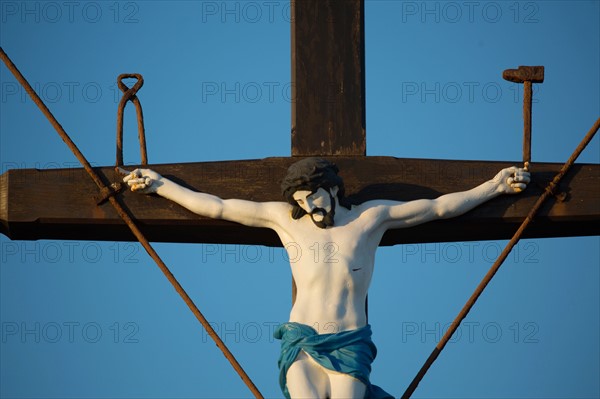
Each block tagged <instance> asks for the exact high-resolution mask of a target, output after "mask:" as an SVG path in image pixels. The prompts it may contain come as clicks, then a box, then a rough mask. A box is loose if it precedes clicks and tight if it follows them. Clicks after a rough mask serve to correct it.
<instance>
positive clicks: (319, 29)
mask: <svg viewBox="0 0 600 399" xmlns="http://www.w3.org/2000/svg"><path fill="white" fill-rule="evenodd" d="M292 21H293V22H292V87H293V99H294V101H293V102H292V129H291V135H292V156H291V157H278V158H266V159H261V160H243V161H223V162H199V163H186V164H169V165H150V167H151V168H152V169H154V170H156V171H157V172H159V173H160V174H162V175H164V176H166V177H168V178H170V179H172V180H175V181H177V182H179V183H181V184H184V185H187V186H189V187H191V188H193V189H195V190H198V191H204V192H208V193H211V194H215V195H217V196H220V197H222V198H243V199H249V200H254V201H281V200H282V196H281V193H280V189H279V183H280V181H281V179H282V178H283V176H284V175H285V172H286V169H287V167H288V166H289V165H290V164H291V163H293V162H295V161H297V160H298V158H299V157H304V156H323V157H327V158H329V159H331V160H333V161H334V162H335V163H336V164H337V165H338V166H339V168H340V174H341V175H342V177H343V178H344V181H345V184H346V192H347V193H348V194H349V197H350V199H351V200H353V201H357V202H362V201H365V200H368V199H374V198H385V199H395V200H411V199H416V198H435V197H437V196H439V195H441V194H444V193H448V192H455V191H461V190H466V189H469V188H472V187H473V186H475V185H477V184H479V183H481V182H483V181H485V180H487V179H489V177H490V176H493V175H494V174H495V173H496V172H497V171H498V170H500V169H501V168H504V167H506V166H509V165H511V164H513V163H514V162H481V161H448V160H422V159H398V158H393V157H381V156H378V157H369V156H366V132H365V120H366V117H365V68H364V65H365V62H364V23H363V22H364V0H343V1H342V0H303V1H300V0H298V1H295V2H292ZM560 166H561V164H559V163H535V164H534V167H533V181H534V182H535V183H534V184H531V185H530V186H529V187H528V189H527V191H526V192H525V193H523V194H521V195H519V196H503V197H498V198H496V199H494V200H492V201H489V202H488V203H486V204H485V205H483V206H481V207H479V208H477V209H475V210H473V211H471V212H469V213H468V214H466V215H464V216H461V217H459V218H455V219H450V220H444V221H436V222H431V223H427V224H424V225H421V226H418V227H412V228H410V229H407V230H402V229H399V230H392V231H389V232H387V233H386V235H385V236H384V238H383V240H382V242H381V245H394V244H406V243H423V242H448V241H472V240H476V241H479V240H491V239H507V238H510V236H511V235H512V234H513V232H514V231H515V230H516V228H517V227H518V225H519V224H520V222H521V221H522V220H523V219H524V217H525V216H526V214H527V212H528V210H529V209H530V208H531V206H532V205H533V203H534V202H535V200H536V198H537V197H538V196H539V194H540V193H541V192H542V191H543V188H544V186H545V184H546V183H547V182H549V181H550V180H551V179H552V177H553V176H554V175H555V174H556V173H557V172H558V170H559V169H560ZM97 171H98V172H99V174H100V175H101V177H102V178H103V179H104V180H105V183H106V184H110V183H113V182H116V181H118V180H119V179H120V177H119V176H116V175H115V173H114V169H113V167H112V166H110V167H100V168H97ZM599 178H600V167H599V166H598V165H587V164H578V165H575V166H574V167H573V169H572V171H571V172H570V173H569V174H568V175H567V176H566V177H565V179H564V180H563V183H562V185H561V186H560V187H559V191H561V192H562V193H564V194H567V199H566V200H564V201H560V200H558V199H554V200H551V201H548V202H547V203H546V205H545V206H544V207H543V208H542V210H541V211H540V213H539V215H538V216H537V218H536V220H535V222H534V223H533V224H532V225H531V226H530V228H529V229H528V230H527V231H526V233H525V235H524V237H527V238H539V237H566V236H585V235H598V234H600V223H599V221H600V210H599V208H598V206H597V204H598V203H600V189H598V185H597V182H598V180H599ZM119 195H122V197H123V201H124V203H125V204H127V206H128V208H129V210H130V211H131V213H132V214H133V216H134V217H135V219H137V220H138V221H139V223H140V225H141V227H142V228H143V231H144V233H145V234H146V236H147V237H148V239H149V240H150V241H159V242H161V241H162V242H198V243H237V244H260V245H268V246H280V245H281V243H280V241H279V239H278V237H277V236H276V234H275V233H274V232H272V231H271V230H268V229H256V228H251V227H246V226H241V225H239V224H236V223H232V222H227V221H223V220H213V219H208V218H203V217H199V216H197V215H195V214H192V213H191V212H189V211H187V210H186V209H184V208H182V207H179V206H177V205H175V204H173V203H171V202H169V201H167V200H165V199H163V198H157V197H148V196H143V195H137V194H132V193H130V192H127V191H123V192H122V193H120V194H119ZM97 196H98V190H97V188H96V186H95V184H94V183H93V182H92V181H91V180H90V179H89V178H88V176H87V175H86V174H85V172H84V170H83V169H52V170H36V169H20V170H9V171H7V172H5V173H4V174H2V175H1V176H0V232H1V233H2V234H4V235H6V236H8V237H9V238H11V239H15V240H35V239H66V240H69V239H73V240H109V241H115V240H122V241H133V240H134V237H133V235H132V234H131V232H130V230H129V229H128V228H127V226H125V224H124V223H123V222H122V221H121V219H120V218H119V216H118V215H117V214H116V212H115V211H114V209H113V208H112V207H111V206H110V204H108V203H101V204H98V200H97V199H95V198H96V197H97ZM483 225H485V228H482V226H483Z"/></svg>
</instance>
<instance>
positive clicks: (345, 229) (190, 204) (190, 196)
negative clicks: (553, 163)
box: [123, 167, 530, 398]
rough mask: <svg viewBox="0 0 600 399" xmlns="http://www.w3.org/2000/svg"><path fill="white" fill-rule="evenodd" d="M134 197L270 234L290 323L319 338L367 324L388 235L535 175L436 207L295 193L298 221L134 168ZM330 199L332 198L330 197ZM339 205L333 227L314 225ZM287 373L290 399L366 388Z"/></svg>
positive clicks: (318, 374) (303, 363) (319, 370)
mask: <svg viewBox="0 0 600 399" xmlns="http://www.w3.org/2000/svg"><path fill="white" fill-rule="evenodd" d="M123 180H124V182H126V183H127V184H128V185H129V187H130V188H131V190H132V191H136V192H141V193H145V194H149V193H156V194H158V195H160V196H162V197H164V198H167V199H169V200H172V201H174V202H176V203H178V204H179V205H181V206H183V207H185V208H187V209H189V210H190V211H192V212H195V213H197V214H198V215H202V216H205V217H210V218H216V219H225V220H229V221H233V222H238V223H241V224H244V225H247V226H254V227H267V228H270V229H273V230H274V231H275V232H276V233H277V234H278V235H279V238H280V239H281V242H282V243H283V244H284V246H285V248H286V250H287V252H288V255H289V259H290V266H291V269H292V275H293V277H294V280H295V282H296V287H297V293H296V302H295V303H294V305H293V307H292V310H291V312H290V317H289V321H291V322H298V323H302V324H306V325H309V326H311V327H313V328H314V329H315V330H316V331H317V332H318V333H319V334H327V333H337V332H340V331H345V330H354V329H357V328H360V327H363V326H365V325H366V323H367V318H366V309H365V299H366V296H367V291H368V289H369V284H370V282H371V276H372V274H373V268H374V263H375V251H376V250H377V247H378V246H379V242H380V240H381V238H382V236H383V234H384V233H385V232H386V230H388V229H397V228H407V227H411V226H416V225H418V224H421V223H426V222H429V221H432V220H436V219H446V218H452V217H456V216H459V215H462V214H464V213H466V212H468V211H470V210H471V209H473V208H475V207H476V206H478V205H481V204H483V203H484V202H486V201H489V200H490V199H492V198H495V197H497V196H499V195H501V194H516V193H519V192H521V191H523V190H524V189H525V188H526V186H527V184H528V183H529V181H530V174H529V173H528V172H527V171H526V170H524V169H521V168H517V167H510V168H506V169H503V170H501V171H500V172H499V173H498V174H497V175H496V176H495V177H494V178H493V179H491V180H489V181H487V182H485V183H483V184H481V185H479V186H477V187H475V188H473V189H471V190H468V191H463V192H457V193H451V194H446V195H442V196H440V197H438V198H437V199H433V200H425V199H422V200H414V201H409V202H398V201H390V200H372V201H367V202H365V203H362V204H360V205H356V206H352V208H351V209H347V208H345V207H343V206H340V204H339V201H338V198H337V187H335V188H333V189H331V190H330V191H329V192H328V191H326V190H325V189H323V188H320V189H319V190H317V191H316V192H314V193H313V192H311V191H307V190H301V191H296V192H295V193H294V195H293V198H294V199H295V200H296V201H297V203H298V205H299V206H300V207H301V208H303V209H304V210H305V211H306V212H307V213H308V215H306V216H304V217H301V218H300V219H297V220H294V219H292V217H291V210H292V206H291V205H290V204H288V203H286V202H252V201H246V200H240V199H221V198H219V197H216V196H214V195H211V194H205V193H199V192H195V191H192V190H189V189H187V188H185V187H182V186H180V185H178V184H176V183H174V182H172V181H170V180H168V179H166V178H164V177H162V176H161V175H159V174H158V173H156V172H154V171H152V170H149V169H136V170H134V171H133V172H131V173H130V174H129V175H128V176H126V177H125V178H124V179H123ZM330 194H331V196H330ZM332 198H333V200H334V201H335V203H336V204H335V216H334V225H333V226H329V227H327V228H320V227H317V226H316V225H315V223H314V222H313V218H314V221H316V222H319V221H320V220H322V218H323V215H321V214H314V215H312V217H311V211H313V210H314V209H315V208H321V209H324V210H326V211H327V212H329V211H330V210H331V208H332V203H331V200H332ZM300 353H301V354H300V355H299V356H298V358H297V359H296V361H295V362H294V363H293V364H292V366H291V367H290V369H289V371H288V374H287V384H288V390H289V392H290V395H291V397H292V398H324V397H329V398H360V397H364V394H365V389H366V388H365V385H364V384H363V383H361V382H360V381H358V380H356V379H354V378H353V377H350V376H348V375H345V374H341V373H336V372H333V371H330V370H327V369H325V368H323V367H322V366H320V365H318V364H317V363H316V361H314V360H313V359H312V358H311V357H310V356H307V355H306V354H304V353H303V352H302V351H301V352H300Z"/></svg>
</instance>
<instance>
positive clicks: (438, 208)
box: [375, 166, 530, 229]
mask: <svg viewBox="0 0 600 399" xmlns="http://www.w3.org/2000/svg"><path fill="white" fill-rule="evenodd" d="M529 180H530V175H529V172H527V171H525V170H524V169H520V168H517V167H514V166H513V167H510V168H506V169H503V170H501V171H500V172H499V173H498V174H497V175H496V176H495V177H494V178H493V179H491V180H489V181H487V182H485V183H483V184H481V185H479V186H477V187H475V188H473V189H471V190H468V191H462V192H457V193H451V194H446V195H442V196H441V197H439V198H436V199H433V200H416V201H410V202H403V203H398V202H393V201H382V203H381V206H376V207H375V208H378V213H379V215H380V217H381V221H382V222H383V224H384V225H385V227H386V229H388V228H401V227H409V226H413V225H417V224H421V223H425V222H429V221H431V220H435V219H448V218H453V217H456V216H460V215H462V214H463V213H466V212H468V211H470V210H471V209H473V208H475V207H477V206H479V205H481V204H483V203H484V202H486V201H489V200H491V199H492V198H495V197H497V196H499V195H501V194H517V193H520V192H521V191H523V190H524V189H525V188H526V187H527V183H529Z"/></svg>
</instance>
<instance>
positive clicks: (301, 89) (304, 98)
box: [291, 0, 366, 156]
mask: <svg viewBox="0 0 600 399" xmlns="http://www.w3.org/2000/svg"><path fill="white" fill-rule="evenodd" d="M291 10H292V15H291V21H292V24H291V28H292V98H293V100H294V101H293V104H292V156H336V155H338V156H339V155H358V156H364V155H366V132H365V56H364V54H365V51H364V44H365V32H364V0H292V7H291Z"/></svg>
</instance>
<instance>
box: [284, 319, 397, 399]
mask: <svg viewBox="0 0 600 399" xmlns="http://www.w3.org/2000/svg"><path fill="white" fill-rule="evenodd" d="M371 334H372V332H371V326H370V325H366V326H364V327H361V328H359V329H356V330H351V331H342V332H339V333H335V334H318V333H317V332H316V331H315V330H314V329H313V328H312V327H310V326H307V325H305V324H300V323H293V322H289V323H283V324H281V325H280V326H279V327H278V328H277V329H276V330H275V332H274V333H273V336H274V337H275V338H276V339H280V340H281V355H280V356H279V360H278V362H277V365H278V366H279V385H280V387H281V390H282V392H283V394H284V395H285V397H286V398H288V399H290V394H289V392H288V389H287V377H286V375H287V371H288V369H289V368H290V366H291V365H292V363H294V361H295V360H296V356H298V353H300V351H301V350H303V351H304V352H306V354H308V355H309V356H310V357H312V358H313V359H314V360H315V361H316V362H317V363H319V364H320V365H321V366H323V367H325V368H327V369H329V370H333V371H337V372H340V373H344V374H347V375H350V376H352V377H354V378H356V379H357V380H359V381H361V382H362V383H363V384H365V385H366V387H367V392H366V396H365V397H366V398H368V399H386V398H393V396H392V395H390V394H388V393H387V392H385V391H384V390H382V389H381V388H379V387H378V386H375V385H372V384H371V382H370V381H369V376H370V374H371V363H373V360H374V359H375V356H376V355H377V348H376V347H375V344H374V343H373V341H372V340H371Z"/></svg>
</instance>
